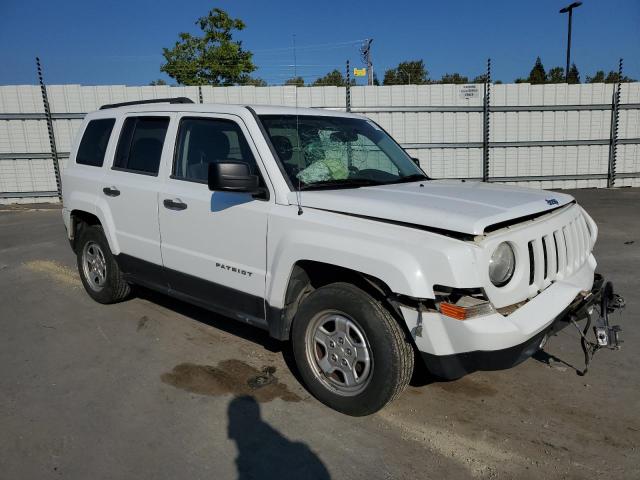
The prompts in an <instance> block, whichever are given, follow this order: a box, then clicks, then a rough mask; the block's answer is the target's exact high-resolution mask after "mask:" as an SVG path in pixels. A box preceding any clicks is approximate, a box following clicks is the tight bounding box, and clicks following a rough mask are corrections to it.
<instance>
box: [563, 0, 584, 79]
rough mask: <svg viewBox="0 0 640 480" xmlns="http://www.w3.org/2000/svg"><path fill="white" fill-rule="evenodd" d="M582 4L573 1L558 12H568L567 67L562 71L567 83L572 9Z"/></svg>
mask: <svg viewBox="0 0 640 480" xmlns="http://www.w3.org/2000/svg"><path fill="white" fill-rule="evenodd" d="M580 5H582V2H573V3H572V4H571V5H567V6H566V7H564V8H563V9H561V10H560V12H559V13H567V12H568V13H569V33H568V35H567V69H566V70H565V71H564V80H565V82H567V83H569V65H570V62H571V18H572V17H573V9H574V8H578V7H579V6H580Z"/></svg>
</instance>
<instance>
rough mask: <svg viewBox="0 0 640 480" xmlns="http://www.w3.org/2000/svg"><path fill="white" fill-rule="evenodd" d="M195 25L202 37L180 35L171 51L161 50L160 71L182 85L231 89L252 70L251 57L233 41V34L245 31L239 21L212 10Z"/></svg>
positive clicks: (219, 11)
mask: <svg viewBox="0 0 640 480" xmlns="http://www.w3.org/2000/svg"><path fill="white" fill-rule="evenodd" d="M196 25H197V26H198V27H199V28H200V30H202V32H203V35H202V36H195V35H191V34H190V33H180V34H179V40H178V41H177V42H176V44H175V46H174V47H173V48H171V49H169V48H163V49H162V54H163V55H164V58H165V60H166V63H164V64H163V65H162V66H161V67H160V70H161V71H163V72H165V73H166V74H167V75H169V76H170V77H171V78H175V79H176V80H177V81H178V83H180V84H182V85H234V84H237V83H240V82H241V81H242V80H243V79H245V78H246V75H248V74H249V73H251V72H253V71H254V70H255V69H256V66H255V65H254V64H253V54H252V53H251V52H249V51H246V50H244V49H243V48H242V42H240V41H234V40H233V32H234V31H236V30H237V31H240V30H243V29H244V28H245V24H244V22H243V21H242V20H240V19H237V18H231V17H230V16H229V14H227V12H225V11H224V10H221V9H219V8H214V9H213V10H211V11H210V12H209V14H208V15H207V16H206V17H200V18H199V19H198V21H196Z"/></svg>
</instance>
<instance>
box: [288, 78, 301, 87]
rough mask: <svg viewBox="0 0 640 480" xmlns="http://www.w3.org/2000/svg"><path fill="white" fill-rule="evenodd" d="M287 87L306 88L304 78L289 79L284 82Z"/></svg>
mask: <svg viewBox="0 0 640 480" xmlns="http://www.w3.org/2000/svg"><path fill="white" fill-rule="evenodd" d="M284 84H285V85H295V86H296V87H304V78H302V77H300V76H298V77H291V78H289V79H287V81H286V82H284Z"/></svg>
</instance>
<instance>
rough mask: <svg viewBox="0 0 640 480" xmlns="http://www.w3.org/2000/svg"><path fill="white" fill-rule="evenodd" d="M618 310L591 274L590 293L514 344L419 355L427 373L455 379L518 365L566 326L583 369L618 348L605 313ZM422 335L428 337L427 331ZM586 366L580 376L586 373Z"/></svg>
mask: <svg viewBox="0 0 640 480" xmlns="http://www.w3.org/2000/svg"><path fill="white" fill-rule="evenodd" d="M622 307H624V300H623V299H622V297H620V296H619V295H617V294H615V293H614V292H613V286H612V284H611V283H610V282H605V280H604V278H603V277H602V276H601V275H598V274H595V277H594V281H593V286H592V288H591V290H590V291H588V292H581V293H580V294H579V295H578V296H577V297H575V299H574V300H573V302H571V304H570V305H569V306H568V307H567V308H566V309H565V310H564V311H563V312H562V313H560V315H558V316H557V317H555V319H554V320H553V321H552V322H551V323H550V324H549V325H547V326H546V327H545V328H544V329H542V330H540V331H539V332H537V333H535V334H534V335H533V336H530V337H529V338H527V339H526V340H525V341H523V342H521V343H519V344H517V345H513V346H510V347H507V348H499V349H495V350H473V351H467V352H463V353H453V354H448V355H438V354H433V353H429V352H425V351H421V352H420V354H421V356H422V359H423V360H424V363H425V365H426V367H427V369H428V370H429V371H430V372H431V373H433V374H434V375H437V376H439V377H442V378H446V379H455V378H460V377H462V376H464V375H466V374H468V373H471V372H474V371H478V370H502V369H506V368H510V367H513V366H515V365H518V364H519V363H521V362H523V361H524V360H526V359H528V358H529V357H531V356H532V355H533V354H534V353H535V352H536V351H538V350H539V349H541V348H542V347H543V346H544V344H545V343H546V341H547V339H548V338H549V336H551V335H553V334H555V333H557V332H558V331H560V330H562V329H564V328H566V327H567V326H570V325H574V326H575V327H576V328H577V330H578V333H579V336H580V340H581V345H582V349H583V352H584V355H585V363H586V367H588V364H589V362H590V360H591V358H592V357H593V354H594V353H595V352H596V351H597V350H598V349H600V348H612V349H617V348H619V345H620V343H621V340H620V338H619V335H620V331H621V329H620V327H619V326H613V325H610V324H609V314H610V313H612V312H613V311H614V310H616V309H619V308H622ZM594 316H597V318H596V320H595V324H594V327H593V334H594V336H595V340H594V341H591V340H589V336H590V333H591V332H590V326H591V323H592V318H593V317H594ZM581 321H585V322H586V324H585V326H584V327H580V326H579V325H578V322H581ZM424 334H425V335H428V334H429V333H428V329H427V330H426V331H425V332H424ZM586 367H585V370H584V371H583V372H580V373H582V374H584V373H586V370H587V368H586Z"/></svg>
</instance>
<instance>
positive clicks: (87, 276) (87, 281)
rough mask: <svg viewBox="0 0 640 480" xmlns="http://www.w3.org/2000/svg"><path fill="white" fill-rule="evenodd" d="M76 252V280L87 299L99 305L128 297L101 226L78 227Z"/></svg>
mask: <svg viewBox="0 0 640 480" xmlns="http://www.w3.org/2000/svg"><path fill="white" fill-rule="evenodd" d="M76 252H77V262H78V272H79V273H80V279H81V280H82V284H83V285H84V288H85V290H86V291H87V293H88V294H89V296H91V298H93V299H94V300H95V301H97V302H100V303H115V302H119V301H121V300H124V299H125V298H126V297H127V296H128V295H129V292H130V287H129V284H128V283H127V282H126V281H125V280H124V278H123V276H122V272H121V271H120V268H119V267H118V264H117V262H116V260H115V258H114V257H113V255H112V254H111V250H110V249H109V244H108V243H107V239H106V238H105V236H104V231H103V230H102V227H100V226H99V225H93V226H86V227H84V228H82V229H81V230H80V232H79V238H78V243H77V248H76Z"/></svg>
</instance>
